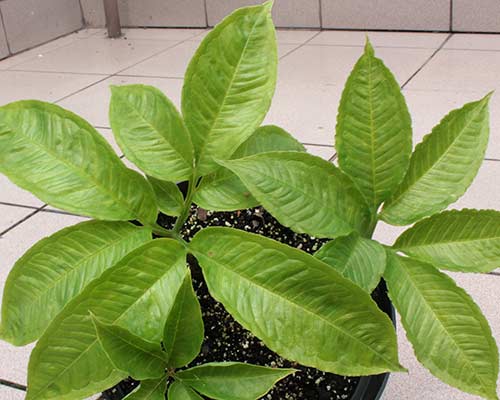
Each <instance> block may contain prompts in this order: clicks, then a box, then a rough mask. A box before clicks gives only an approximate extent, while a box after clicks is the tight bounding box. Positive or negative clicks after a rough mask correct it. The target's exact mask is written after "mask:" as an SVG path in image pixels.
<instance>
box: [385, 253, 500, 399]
mask: <svg viewBox="0 0 500 400" xmlns="http://www.w3.org/2000/svg"><path fill="white" fill-rule="evenodd" d="M384 277H385V279H386V281H387V285H388V288H389V295H390V298H391V300H392V302H393V303H394V305H395V306H396V309H397V310H398V311H399V313H400V314H401V320H402V323H403V326H404V328H405V330H406V334H407V336H408V339H409V341H410V342H411V343H412V345H413V348H414V350H415V354H416V356H417V358H418V360H419V361H420V362H421V363H422V364H423V365H424V366H425V367H426V368H428V369H429V370H430V371H431V372H432V373H433V374H434V375H435V376H437V377H438V378H440V379H441V380H443V381H444V382H446V383H447V384H449V385H452V386H455V387H457V388H458V389H460V390H463V391H465V392H468V393H472V394H477V395H479V396H483V397H485V398H487V399H492V400H496V399H497V396H496V381H497V377H498V349H497V346H496V343H495V340H494V339H493V337H492V335H491V330H490V327H489V326H488V322H487V321H486V319H485V318H484V316H483V314H482V313H481V310H480V309H479V307H478V306H477V305H476V304H475V303H474V302H473V301H472V299H471V298H470V297H469V295H468V294H467V293H466V292H465V291H464V290H463V289H461V288H459V287H458V286H457V285H456V284H455V282H454V281H453V280H452V279H451V278H450V277H448V276H447V275H445V274H443V273H442V272H439V271H438V270H437V269H435V268H434V267H433V266H431V265H429V264H425V263H423V262H421V261H418V260H413V259H410V258H403V257H399V256H396V255H394V254H392V253H389V254H388V264H387V269H386V273H385V275H384Z"/></svg>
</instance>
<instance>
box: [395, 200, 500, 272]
mask: <svg viewBox="0 0 500 400" xmlns="http://www.w3.org/2000/svg"><path fill="white" fill-rule="evenodd" d="M394 247H395V248H397V249H399V250H401V251H403V252H405V253H406V254H408V255H410V256H412V257H414V258H418V259H420V260H422V261H426V262H429V263H430V264H432V265H434V266H436V267H438V268H442V269H448V270H452V271H462V272H490V271H493V270H494V269H496V268H498V267H500V212H499V211H493V210H460V211H456V210H455V211H445V212H443V213H441V214H438V215H434V216H432V217H429V218H427V219H425V220H423V221H420V222H419V223H417V224H416V225H414V226H413V227H412V228H410V229H408V230H407V231H406V232H404V233H403V234H402V235H401V236H400V237H399V238H398V240H397V241H396V243H395V244H394Z"/></svg>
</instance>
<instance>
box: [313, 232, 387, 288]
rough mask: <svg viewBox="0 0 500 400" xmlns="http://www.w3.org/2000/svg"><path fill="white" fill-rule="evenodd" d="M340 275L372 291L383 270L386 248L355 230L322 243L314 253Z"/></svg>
mask: <svg viewBox="0 0 500 400" xmlns="http://www.w3.org/2000/svg"><path fill="white" fill-rule="evenodd" d="M314 257H316V258H317V259H319V260H321V261H323V262H324V263H326V264H328V265H331V266H332V267H333V268H335V269H336V270H337V271H338V272H340V273H341V274H342V275H343V276H345V277H346V278H348V279H350V280H351V281H353V282H354V283H355V284H357V285H358V286H360V287H361V288H363V289H364V290H366V291H367V292H368V293H371V292H372V291H373V289H375V288H376V287H377V285H378V283H379V282H380V278H381V277H382V274H383V273H384V269H385V262H386V256H385V250H384V248H383V247H382V246H381V245H380V244H379V243H377V242H375V241H373V240H370V239H365V238H363V237H361V236H359V234H357V233H352V234H350V235H349V236H344V237H339V238H337V239H335V240H332V241H331V242H328V243H326V244H324V245H323V246H322V247H321V249H319V251H317V252H316V254H315V255H314Z"/></svg>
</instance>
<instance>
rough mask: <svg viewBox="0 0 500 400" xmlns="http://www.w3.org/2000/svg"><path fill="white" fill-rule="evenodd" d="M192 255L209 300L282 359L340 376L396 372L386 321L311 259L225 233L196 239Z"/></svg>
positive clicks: (359, 293)
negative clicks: (210, 296) (200, 271)
mask: <svg viewBox="0 0 500 400" xmlns="http://www.w3.org/2000/svg"><path fill="white" fill-rule="evenodd" d="M190 251H191V252H192V253H193V254H194V255H195V257H196V258H197V260H198V262H199V263H200V265H201V268H202V270H203V274H204V276H205V280H206V282H207V285H208V289H209V291H210V293H211V295H212V296H213V297H214V298H215V299H216V300H217V301H219V302H221V303H222V304H223V305H224V307H225V308H226V309H227V310H228V311H229V312H230V313H231V315H232V316H233V317H234V318H235V319H236V320H237V321H238V322H239V323H240V324H241V325H243V326H244V327H245V328H246V329H249V330H250V331H252V332H253V333H254V334H255V335H256V336H257V337H259V338H260V339H261V340H262V341H263V342H264V343H265V344H266V345H267V346H268V347H269V348H270V349H272V350H273V351H275V352H277V353H278V354H280V355H281V356H283V357H285V358H287V359H289V360H294V361H297V362H299V363H301V364H303V365H308V366H314V367H315V368H318V369H321V370H323V371H328V372H333V373H337V374H344V375H354V376H356V375H369V374H377V373H381V372H384V371H391V370H392V371H398V370H401V367H400V366H399V364H398V359H397V348H396V347H397V346H396V335H395V333H394V328H393V327H392V324H391V321H390V319H389V318H388V317H387V316H386V315H385V314H384V313H382V312H381V311H380V310H379V309H378V307H377V306H376V304H375V303H374V302H373V300H372V299H371V298H370V296H369V295H368V294H367V293H366V292H364V291H363V290H362V289H361V288H359V287H358V286H356V285H355V284H354V283H352V282H351V281H349V280H348V279H346V278H344V277H342V276H341V275H340V274H339V273H338V272H337V271H336V270H335V269H333V268H331V267H330V266H328V265H326V264H324V263H323V262H321V261H319V260H317V259H316V258H314V257H313V256H311V255H309V254H307V253H304V252H302V251H300V250H297V249H294V248H291V247H289V246H286V245H283V244H280V243H278V242H275V241H273V240H271V239H267V238H264V237H260V236H258V235H254V234H250V233H246V232H242V231H239V230H235V229H229V228H206V229H204V230H203V231H200V232H199V233H197V234H196V236H195V237H194V239H193V240H192V242H191V244H190ZM242 293H244V294H245V295H244V296H242Z"/></svg>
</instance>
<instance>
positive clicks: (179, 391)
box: [162, 381, 203, 400]
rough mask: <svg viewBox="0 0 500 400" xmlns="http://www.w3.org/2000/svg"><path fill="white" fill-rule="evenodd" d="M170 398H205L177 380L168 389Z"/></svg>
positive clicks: (172, 399) (180, 399)
mask: <svg viewBox="0 0 500 400" xmlns="http://www.w3.org/2000/svg"><path fill="white" fill-rule="evenodd" d="M162 400H163V399H162ZM168 400H203V398H202V397H200V396H199V395H198V394H197V393H196V392H195V391H194V390H192V389H190V388H189V387H187V386H186V385H184V384H183V383H182V382H179V381H175V382H174V383H173V384H172V385H171V386H170V388H169V389H168Z"/></svg>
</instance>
